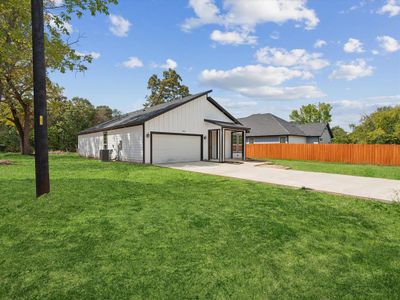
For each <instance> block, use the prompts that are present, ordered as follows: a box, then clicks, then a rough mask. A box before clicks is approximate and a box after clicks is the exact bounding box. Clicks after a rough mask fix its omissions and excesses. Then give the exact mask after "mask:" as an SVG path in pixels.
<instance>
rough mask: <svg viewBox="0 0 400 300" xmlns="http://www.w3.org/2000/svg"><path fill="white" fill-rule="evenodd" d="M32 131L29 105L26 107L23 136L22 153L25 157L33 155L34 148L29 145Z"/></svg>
mask: <svg viewBox="0 0 400 300" xmlns="http://www.w3.org/2000/svg"><path fill="white" fill-rule="evenodd" d="M30 131H31V116H30V109H29V105H26V106H25V107H24V128H23V136H22V147H21V153H22V154H24V155H28V154H32V148H31V145H30V143H29V133H30Z"/></svg>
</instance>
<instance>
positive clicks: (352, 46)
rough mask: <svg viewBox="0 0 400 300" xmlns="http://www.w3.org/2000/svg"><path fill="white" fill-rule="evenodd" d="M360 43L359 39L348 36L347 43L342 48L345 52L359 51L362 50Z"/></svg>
mask: <svg viewBox="0 0 400 300" xmlns="http://www.w3.org/2000/svg"><path fill="white" fill-rule="evenodd" d="M362 45H363V44H362V43H361V42H360V40H357V39H353V38H349V40H348V41H347V43H346V44H344V46H343V50H344V52H347V53H361V52H364V49H363V47H362Z"/></svg>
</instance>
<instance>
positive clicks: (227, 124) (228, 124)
mask: <svg viewBox="0 0 400 300" xmlns="http://www.w3.org/2000/svg"><path fill="white" fill-rule="evenodd" d="M204 122H207V123H211V124H215V125H218V126H221V127H223V128H228V129H241V130H246V131H249V130H250V128H249V127H246V126H243V125H242V124H239V123H232V122H223V121H218V120H210V119H204Z"/></svg>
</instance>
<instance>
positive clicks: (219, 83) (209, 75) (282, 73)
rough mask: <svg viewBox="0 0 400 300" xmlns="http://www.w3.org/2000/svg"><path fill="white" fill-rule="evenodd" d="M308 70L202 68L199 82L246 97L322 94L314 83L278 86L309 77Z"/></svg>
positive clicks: (288, 97) (250, 66)
mask: <svg viewBox="0 0 400 300" xmlns="http://www.w3.org/2000/svg"><path fill="white" fill-rule="evenodd" d="M309 77H310V73H309V72H308V71H301V70H295V69H289V68H287V67H274V66H262V65H247V66H243V67H236V68H233V69H230V70H226V71H224V70H215V69H213V70H203V71H202V73H201V74H200V77H199V80H200V82H201V83H203V84H205V85H208V86H213V87H217V88H221V89H225V90H229V91H233V92H235V93H240V94H241V95H243V96H247V97H256V98H263V99H301V98H307V99H308V98H311V97H322V96H323V95H324V94H323V93H322V92H321V91H320V90H319V89H318V88H317V87H315V86H312V85H304V86H294V87H283V86H280V85H281V84H282V83H284V82H286V81H288V80H291V79H295V78H298V79H308V78H309Z"/></svg>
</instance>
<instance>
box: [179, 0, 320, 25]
mask: <svg viewBox="0 0 400 300" xmlns="http://www.w3.org/2000/svg"><path fill="white" fill-rule="evenodd" d="M189 6H190V7H191V8H192V9H193V11H194V13H195V14H196V17H192V18H188V19H186V20H185V21H184V23H183V25H182V29H183V30H184V31H190V30H191V29H193V28H196V27H199V26H202V25H206V24H216V25H221V26H225V27H228V28H235V27H238V28H240V29H241V30H253V29H254V28H255V26H257V25H258V24H262V23H267V22H273V23H278V24H282V23H285V22H287V21H295V22H298V23H299V22H301V23H304V24H305V28H306V29H313V28H315V27H316V26H317V24H318V23H319V19H318V17H317V16H316V14H315V11H314V10H312V9H309V8H307V6H306V1H305V0H291V1H288V0H268V1H264V0H252V1H248V0H223V1H222V8H223V12H221V10H220V9H219V8H218V6H217V5H216V4H215V2H214V0H189Z"/></svg>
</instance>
